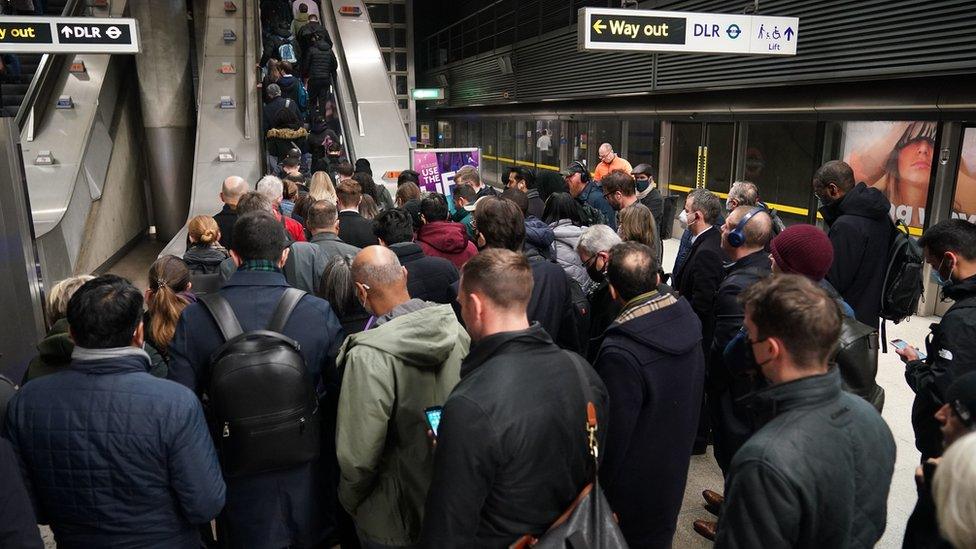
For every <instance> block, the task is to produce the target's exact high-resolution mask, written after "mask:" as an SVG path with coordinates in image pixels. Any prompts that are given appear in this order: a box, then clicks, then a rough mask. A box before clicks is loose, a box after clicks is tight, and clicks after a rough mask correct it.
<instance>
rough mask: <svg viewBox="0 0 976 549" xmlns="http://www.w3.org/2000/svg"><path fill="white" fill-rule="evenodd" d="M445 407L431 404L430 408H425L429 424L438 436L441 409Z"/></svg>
mask: <svg viewBox="0 0 976 549" xmlns="http://www.w3.org/2000/svg"><path fill="white" fill-rule="evenodd" d="M443 409H444V407H443V406H431V407H430V408H426V409H424V415H425V416H427V425H430V430H431V431H432V432H433V433H434V436H435V437H436V436H437V428H438V427H440V424H441V411H442V410H443Z"/></svg>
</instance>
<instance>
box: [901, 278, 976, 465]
mask: <svg viewBox="0 0 976 549" xmlns="http://www.w3.org/2000/svg"><path fill="white" fill-rule="evenodd" d="M943 293H944V294H945V296H946V297H948V298H951V299H953V300H955V303H954V304H953V305H952V307H950V308H949V310H948V311H946V313H945V315H943V316H942V322H940V323H938V324H932V326H931V330H932V334H931V335H930V336H929V338H928V341H927V342H926V344H925V347H926V349H925V353H926V354H927V355H928V357H927V358H926V359H925V360H924V361H922V360H915V361H912V362H909V363H908V366H907V368H906V369H905V379H906V380H907V381H908V386H909V387H911V388H912V390H913V391H915V403H914V404H913V405H912V427H913V428H914V429H915V446H916V447H918V449H919V451H920V452H922V459H927V458H930V457H938V456H941V455H942V433H941V431H940V430H939V422H938V421H936V419H935V412H937V411H938V410H939V408H941V407H942V405H943V404H944V403H945V393H946V389H948V388H949V385H951V384H952V382H953V381H954V380H955V379H956V378H957V377H959V376H961V375H963V374H966V373H969V372H972V371H973V370H976V276H971V277H969V278H967V279H966V280H963V281H962V282H956V283H955V284H952V285H951V286H947V287H946V288H945V290H943Z"/></svg>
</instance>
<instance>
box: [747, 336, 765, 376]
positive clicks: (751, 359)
mask: <svg viewBox="0 0 976 549" xmlns="http://www.w3.org/2000/svg"><path fill="white" fill-rule="evenodd" d="M763 341H766V339H760V340H759V341H752V340H750V339H749V336H748V335H747V336H746V338H745V344H746V348H745V351H744V354H745V359H746V363H747V364H750V365H751V366H752V367H754V368H755V369H756V371H757V372H762V367H763V366H764V365H766V364H767V363H769V361H771V360H772V359H771V358H770V359H766V360H765V361H764V362H763V363H761V364H760V363H759V362H757V361H756V353H754V352H753V351H752V345H753V343H762V342H763Z"/></svg>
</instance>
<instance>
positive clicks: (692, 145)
mask: <svg viewBox="0 0 976 549" xmlns="http://www.w3.org/2000/svg"><path fill="white" fill-rule="evenodd" d="M701 141H702V125H701V124H698V123H688V122H675V123H673V124H672V125H671V173H669V174H668V178H667V181H665V183H667V184H668V185H672V186H674V187H680V188H672V189H671V190H672V192H681V193H685V192H687V189H694V188H695V183H696V181H697V175H696V172H697V170H698V152H699V149H700V148H701V144H702V143H701Z"/></svg>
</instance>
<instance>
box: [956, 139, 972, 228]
mask: <svg viewBox="0 0 976 549" xmlns="http://www.w3.org/2000/svg"><path fill="white" fill-rule="evenodd" d="M952 217H955V218H960V219H965V220H967V221H969V222H970V223H976V128H966V133H964V134H963V136H962V154H960V155H959V173H958V176H957V179H956V195H955V196H954V197H953V198H952Z"/></svg>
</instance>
